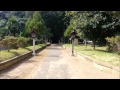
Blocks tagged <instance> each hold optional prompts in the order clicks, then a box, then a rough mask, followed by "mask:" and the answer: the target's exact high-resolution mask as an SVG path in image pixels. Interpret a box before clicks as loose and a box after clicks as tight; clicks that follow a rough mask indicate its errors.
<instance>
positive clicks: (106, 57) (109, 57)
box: [64, 44, 120, 66]
mask: <svg viewBox="0 0 120 90" xmlns="http://www.w3.org/2000/svg"><path fill="white" fill-rule="evenodd" d="M64 46H66V47H68V48H71V47H72V45H71V44H64ZM106 48H107V47H105V46H104V47H96V50H93V47H91V45H87V47H86V46H85V45H77V46H75V47H74V49H75V51H77V52H79V53H81V54H83V55H86V56H89V57H91V58H93V59H95V60H97V61H101V62H109V63H111V64H113V65H115V66H118V65H120V55H118V54H116V53H110V52H107V51H106Z"/></svg>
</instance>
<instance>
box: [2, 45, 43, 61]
mask: <svg viewBox="0 0 120 90" xmlns="http://www.w3.org/2000/svg"><path fill="white" fill-rule="evenodd" d="M42 46H45V44H38V45H36V46H35V49H38V48H41V47H42ZM32 49H33V46H28V47H26V48H18V49H17V50H16V49H11V50H10V52H8V50H4V51H0V62H1V61H4V60H8V59H10V58H13V57H15V56H19V55H22V54H24V53H27V52H29V51H32Z"/></svg>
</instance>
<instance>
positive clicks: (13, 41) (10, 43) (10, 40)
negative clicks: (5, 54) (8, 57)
mask: <svg viewBox="0 0 120 90" xmlns="http://www.w3.org/2000/svg"><path fill="white" fill-rule="evenodd" d="M1 43H2V44H3V46H4V47H5V48H6V49H8V51H9V49H18V46H17V38H16V37H13V36H5V39H3V40H2V41H1Z"/></svg>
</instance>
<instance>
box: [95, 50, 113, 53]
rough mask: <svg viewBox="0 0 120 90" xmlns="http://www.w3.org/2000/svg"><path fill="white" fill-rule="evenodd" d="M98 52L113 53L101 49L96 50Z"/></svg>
mask: <svg viewBox="0 0 120 90" xmlns="http://www.w3.org/2000/svg"><path fill="white" fill-rule="evenodd" d="M95 50H96V51H99V52H105V53H112V52H109V51H107V50H100V49H95Z"/></svg>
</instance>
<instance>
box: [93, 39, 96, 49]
mask: <svg viewBox="0 0 120 90" xmlns="http://www.w3.org/2000/svg"><path fill="white" fill-rule="evenodd" d="M95 43H96V40H95V39H94V40H93V49H94V50H95Z"/></svg>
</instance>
